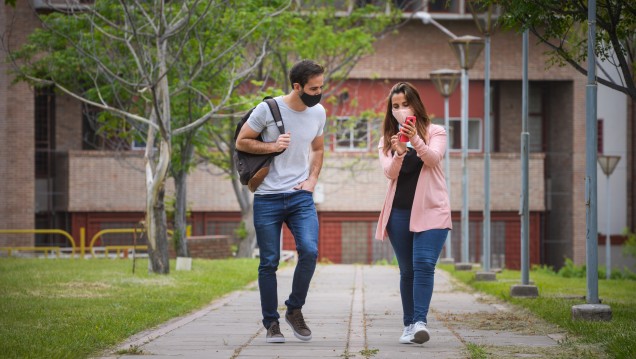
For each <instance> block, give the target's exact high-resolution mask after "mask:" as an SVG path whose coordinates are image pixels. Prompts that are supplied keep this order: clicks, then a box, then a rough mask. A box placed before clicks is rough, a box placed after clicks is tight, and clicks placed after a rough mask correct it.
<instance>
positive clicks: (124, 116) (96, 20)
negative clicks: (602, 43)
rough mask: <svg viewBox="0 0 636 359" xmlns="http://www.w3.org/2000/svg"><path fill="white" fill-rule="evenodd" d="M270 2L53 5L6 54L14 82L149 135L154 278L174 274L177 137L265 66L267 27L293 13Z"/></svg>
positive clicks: (217, 0) (213, 0) (221, 107)
mask: <svg viewBox="0 0 636 359" xmlns="http://www.w3.org/2000/svg"><path fill="white" fill-rule="evenodd" d="M270 3H272V2H271V1H263V3H262V4H256V3H255V2H241V1H238V2H229V1H223V0H205V1H203V0H187V1H166V0H154V1H141V0H135V1H119V2H103V1H96V2H95V3H94V4H91V5H82V4H80V2H79V1H77V0H67V1H65V2H64V1H53V0H50V1H49V5H50V8H51V9H54V10H57V11H56V12H53V13H50V14H48V15H41V19H42V28H41V29H36V30H35V31H34V33H33V34H32V35H31V36H30V38H29V41H28V43H27V44H25V45H24V46H23V47H22V48H20V49H19V50H17V51H11V50H12V49H7V50H8V52H9V53H10V56H11V59H12V60H13V61H14V63H15V64H16V68H17V76H18V79H20V80H24V81H29V82H30V83H32V84H34V85H35V86H43V85H46V86H50V85H53V86H55V87H56V88H57V89H58V90H59V91H62V92H64V93H66V94H68V95H70V96H72V97H74V98H76V99H78V100H80V101H82V102H84V103H86V104H89V105H91V106H94V107H96V108H99V109H101V110H103V111H104V115H102V116H100V119H101V120H102V121H104V122H108V121H120V122H125V123H128V124H130V126H129V127H128V128H130V129H134V128H137V129H142V130H143V131H145V142H146V149H145V154H144V160H145V161H144V163H145V176H146V204H145V208H146V219H145V227H146V232H147V238H148V244H149V256H150V262H149V270H151V271H153V272H155V273H168V272H169V262H168V247H167V245H168V239H167V232H166V230H167V223H166V212H165V206H164V193H165V182H166V178H167V176H168V171H169V169H170V166H171V162H172V159H173V157H172V156H173V150H174V147H173V145H174V144H173V139H174V136H182V135H186V134H189V133H194V132H195V131H197V130H198V129H199V128H200V127H201V126H202V125H204V124H206V123H208V122H209V121H210V120H212V119H214V118H215V116H216V114H217V113H219V112H220V111H222V110H224V109H225V107H226V104H227V103H228V101H229V99H230V97H231V95H232V93H233V91H234V89H235V87H236V85H237V84H239V83H240V82H241V81H242V80H243V79H244V78H245V77H246V76H247V75H248V74H249V73H250V72H251V71H252V70H254V69H255V68H256V66H257V65H258V64H259V63H260V62H261V61H262V59H263V57H264V56H265V54H266V51H265V50H266V48H267V44H268V35H267V31H264V30H263V27H264V25H266V24H267V23H268V22H271V21H272V19H274V18H275V16H276V15H279V14H280V13H281V12H282V11H284V10H285V8H286V7H287V6H289V2H285V1H282V2H281V3H282V5H281V6H279V7H278V8H273V7H268V4H270ZM4 43H6V42H4ZM247 44H249V45H250V46H246V45H247ZM247 49H249V51H248V50H247ZM188 103H189V104H191V105H194V106H190V107H189V106H188V105H187V104H188ZM195 108H196V110H193V109H195ZM185 138H186V139H187V138H188V136H186V137H185ZM190 138H193V137H190ZM184 150H185V154H186V157H187V154H188V153H189V152H188V151H189V150H188V148H187V146H185V147H184ZM184 161H185V162H187V160H184ZM184 168H186V166H184ZM179 183H182V184H183V185H184V186H185V181H184V180H183V181H180V182H179ZM177 193H181V192H179V190H178V191H177ZM182 193H183V195H185V192H182ZM184 212H185V211H184Z"/></svg>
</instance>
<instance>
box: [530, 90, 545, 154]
mask: <svg viewBox="0 0 636 359" xmlns="http://www.w3.org/2000/svg"><path fill="white" fill-rule="evenodd" d="M528 133H530V144H529V146H530V148H529V150H530V152H543V150H544V148H543V89H542V86H541V84H531V85H530V88H529V91H528Z"/></svg>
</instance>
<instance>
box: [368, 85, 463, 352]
mask: <svg viewBox="0 0 636 359" xmlns="http://www.w3.org/2000/svg"><path fill="white" fill-rule="evenodd" d="M407 116H415V117H416V120H415V123H414V124H411V123H410V122H409V121H406V118H407ZM382 132H383V137H382V138H381V139H380V145H379V146H378V147H379V152H380V164H381V165H382V168H383V169H384V175H385V176H386V177H387V178H388V179H389V187H388V190H387V193H386V197H385V200H384V205H383V207H382V211H381V212H380V218H379V220H378V227H377V229H376V238H377V239H384V238H385V237H386V234H388V236H389V240H390V241H391V245H392V246H393V251H394V252H395V255H396V257H397V261H398V266H399V268H400V294H401V297H402V310H403V311H404V317H403V320H404V331H403V333H402V336H401V337H400V340H399V341H400V343H404V344H409V343H418V344H422V343H425V342H427V341H428V340H429V338H430V333H429V331H428V329H427V328H426V324H427V321H426V316H427V314H428V309H429V304H430V302H431V297H432V295H433V275H434V273H435V264H436V263H437V259H438V258H439V255H440V252H441V251H442V247H443V245H444V242H445V240H446V236H447V234H448V231H449V230H450V229H451V228H452V224H451V215H450V204H449V198H448V192H447V189H446V180H445V178H444V170H443V168H442V158H443V157H444V152H445V150H446V131H445V130H444V128H443V127H441V126H438V125H434V124H432V123H431V120H430V118H429V117H428V115H427V114H426V109H425V108H424V104H423V103H422V100H421V99H420V95H419V93H418V92H417V90H416V89H415V87H413V85H411V84H410V83H408V82H400V83H398V84H396V85H395V86H393V88H392V89H391V92H390V93H389V98H388V100H387V110H386V115H385V116H384V123H383V125H382ZM398 134H402V135H404V136H406V137H407V138H408V142H407V143H405V142H401V141H400V139H399V136H398Z"/></svg>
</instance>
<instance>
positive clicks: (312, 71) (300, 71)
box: [289, 60, 325, 87]
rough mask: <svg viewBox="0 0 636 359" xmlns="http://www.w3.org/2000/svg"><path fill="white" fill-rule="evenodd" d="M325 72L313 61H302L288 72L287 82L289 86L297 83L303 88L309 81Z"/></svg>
mask: <svg viewBox="0 0 636 359" xmlns="http://www.w3.org/2000/svg"><path fill="white" fill-rule="evenodd" d="M324 72H325V68H324V67H322V66H321V65H319V64H317V63H316V62H315V61H313V60H303V61H300V62H298V63H296V64H295V65H294V66H293V67H292V68H291V70H290V71H289V81H291V84H292V85H293V84H295V83H298V84H300V87H305V84H307V82H309V79H310V78H312V77H314V76H317V75H322V74H323V73H324Z"/></svg>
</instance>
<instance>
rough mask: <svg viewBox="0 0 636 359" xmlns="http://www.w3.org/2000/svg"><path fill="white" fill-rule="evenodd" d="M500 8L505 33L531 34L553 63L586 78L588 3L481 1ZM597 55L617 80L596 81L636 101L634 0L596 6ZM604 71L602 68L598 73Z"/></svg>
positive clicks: (575, 0) (601, 2)
mask: <svg viewBox="0 0 636 359" xmlns="http://www.w3.org/2000/svg"><path fill="white" fill-rule="evenodd" d="M477 2H479V3H482V4H495V5H500V6H501V7H502V9H503V14H502V16H501V18H500V20H501V21H502V23H503V24H504V26H505V27H507V28H512V29H529V31H530V32H532V33H533V34H534V35H535V36H536V37H537V39H539V41H540V42H541V43H544V44H545V45H547V46H548V47H549V48H550V51H549V54H550V55H551V64H556V65H560V66H564V65H566V64H567V65H570V66H572V67H573V68H575V69H576V70H577V71H579V72H580V73H582V74H585V75H587V67H586V66H585V61H586V60H587V27H588V23H587V20H588V19H587V10H588V9H587V1H583V0H560V1H555V0H480V1H477ZM596 5H597V9H596V39H595V48H596V54H597V56H599V57H600V58H601V59H604V60H608V61H609V63H611V64H613V65H614V66H615V67H616V68H617V70H618V73H620V74H621V78H620V79H619V80H618V81H617V80H615V79H613V78H611V77H609V76H607V74H605V76H598V77H597V81H598V82H599V83H601V84H603V85H605V86H607V87H610V88H612V89H615V90H617V91H620V92H623V93H625V94H627V95H628V96H630V97H631V98H632V99H636V85H635V83H634V80H635V77H634V70H636V63H635V62H634V60H635V56H636V3H634V1H632V0H597V1H596ZM601 71H603V69H601Z"/></svg>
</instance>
